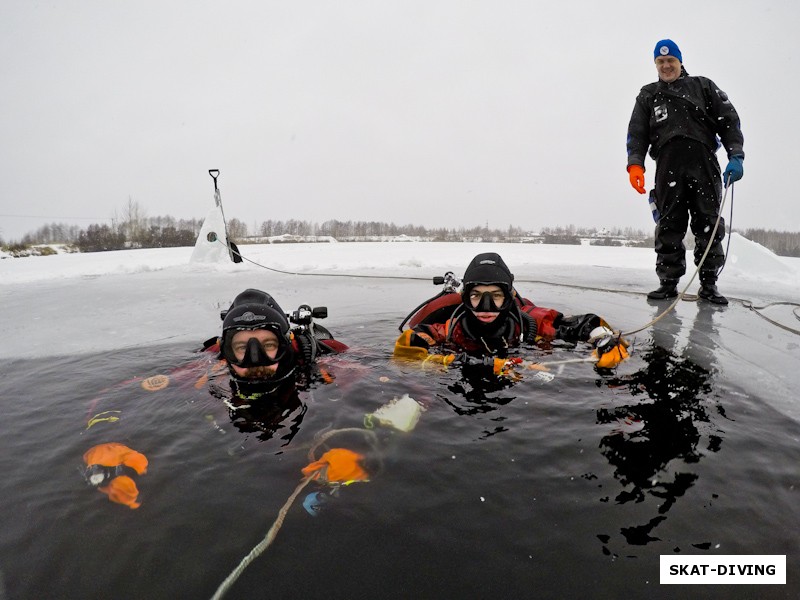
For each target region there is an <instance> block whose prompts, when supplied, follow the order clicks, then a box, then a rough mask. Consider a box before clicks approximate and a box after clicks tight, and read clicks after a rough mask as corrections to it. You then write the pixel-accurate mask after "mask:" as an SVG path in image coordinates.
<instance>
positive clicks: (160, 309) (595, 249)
mask: <svg viewBox="0 0 800 600" xmlns="http://www.w3.org/2000/svg"><path fill="white" fill-rule="evenodd" d="M240 249H241V252H242V254H243V255H244V257H245V258H246V259H247V260H245V262H243V263H239V264H233V263H232V262H230V260H229V259H228V257H227V255H226V254H224V253H223V254H222V257H221V259H220V260H219V261H218V262H205V263H198V262H190V258H191V256H192V253H193V248H165V249H142V250H123V251H115V252H99V253H91V254H58V255H54V256H41V257H28V258H19V259H14V258H6V259H4V260H0V298H2V306H3V310H2V314H1V316H0V324H2V328H3V331H4V332H5V333H6V335H7V337H8V338H10V340H11V343H7V344H3V346H2V347H1V348H0V357H2V358H3V359H6V360H14V359H26V358H46V357H48V356H61V355H73V354H81V353H92V354H94V353H100V352H108V351H113V350H118V349H123V348H128V347H132V346H148V345H152V346H154V347H155V346H157V345H158V344H159V343H166V342H167V341H168V342H169V343H186V344H187V345H194V346H199V344H200V343H201V342H202V341H203V340H205V339H207V338H209V337H211V336H213V335H215V334H217V333H218V329H219V311H220V309H223V308H227V306H228V304H229V303H230V301H231V300H232V298H233V297H234V296H235V295H236V294H237V293H238V292H240V291H242V290H243V289H245V288H247V287H255V288H260V289H264V290H265V291H268V292H270V293H272V294H273V295H274V296H275V297H276V299H277V300H278V301H279V302H280V304H281V306H283V308H284V309H285V310H287V311H288V310H292V309H294V308H295V307H297V306H298V305H300V304H310V305H312V306H327V307H328V310H329V315H330V316H329V318H328V320H327V321H326V322H325V324H326V326H328V327H330V328H331V329H332V330H333V331H336V328H337V325H342V324H346V325H348V326H358V325H359V324H363V323H364V322H368V321H371V320H375V321H379V322H381V323H385V324H387V332H389V331H391V328H392V327H393V328H394V331H395V332H396V331H397V329H396V326H397V325H398V324H399V323H400V321H401V320H402V319H403V317H404V316H405V315H406V314H407V313H408V311H410V310H411V309H412V308H413V307H415V306H416V305H417V304H419V303H420V302H421V301H423V300H424V299H426V298H428V297H430V296H432V295H434V294H435V293H436V292H437V291H438V288H436V287H435V286H433V285H432V283H431V278H432V277H433V276H436V275H443V274H444V273H445V272H446V271H453V272H454V273H455V274H456V275H457V276H460V275H461V274H462V273H463V270H464V268H465V267H466V265H467V264H468V263H469V261H470V259H471V258H472V257H473V256H475V255H476V254H478V253H480V252H487V251H496V252H498V253H500V254H501V256H503V258H504V259H505V261H506V262H507V263H508V265H509V266H510V267H511V269H512V271H513V272H514V274H515V276H516V279H515V285H516V287H517V289H518V290H519V291H520V293H522V294H523V295H524V296H526V297H529V298H531V299H532V300H533V301H534V302H535V303H537V304H539V305H542V306H549V307H553V308H556V309H558V310H561V311H562V312H565V313H567V314H577V313H583V312H595V313H597V314H600V315H602V316H603V317H605V318H606V319H607V320H608V321H609V322H610V323H611V324H612V326H613V327H615V328H617V329H620V330H622V331H629V330H633V329H635V328H638V327H640V326H642V325H644V324H645V323H648V322H649V321H650V320H651V319H652V318H653V317H654V316H655V315H656V312H657V310H658V309H657V307H654V306H653V305H650V304H648V303H647V302H646V300H645V298H644V295H643V293H645V292H647V291H649V290H650V289H651V288H652V287H653V286H655V285H656V284H657V279H656V277H655V273H654V263H655V254H654V252H653V250H652V249H650V248H621V247H606V246H588V245H581V246H558V245H540V244H488V243H486V244H480V243H433V242H413V241H411V242H404V243H389V242H383V243H381V242H369V243H322V244H271V245H269V244H265V245H248V246H242V247H241V248H240ZM687 256H688V258H689V261H691V255H689V254H687ZM251 261H252V262H251ZM254 263H256V264H254ZM265 267H268V268H269V269H274V270H277V271H283V273H281V272H276V271H274V270H269V269H267V268H265ZM692 272H693V270H690V272H689V273H688V274H687V275H686V276H685V277H684V278H683V279H682V280H681V283H680V286H679V289H683V287H684V286H685V285H686V284H687V283H688V281H689V276H690V275H691V273H692ZM311 274H315V275H314V276H311ZM319 274H329V275H331V276H329V277H325V276H317V275H319ZM350 275H352V276H354V277H350ZM364 276H367V277H366V278H365V277H364ZM697 286H698V282H697V280H696V279H695V281H694V282H693V283H692V285H691V286H690V288H689V293H693V292H696V290H697ZM798 287H800V259H792V258H784V257H778V256H776V255H775V254H773V253H772V252H770V251H768V250H766V249H765V248H763V247H762V246H760V245H758V244H755V243H752V242H750V241H748V240H746V239H744V238H742V237H741V236H740V235H738V234H736V233H734V234H733V235H732V236H731V244H730V250H729V254H728V261H727V264H726V266H725V269H724V271H723V273H722V275H721V276H720V279H719V288H720V291H721V292H722V293H723V294H725V295H726V296H728V297H729V298H730V299H731V300H732V304H731V306H729V307H728V308H727V309H724V310H720V311H718V312H716V313H715V315H714V325H715V327H716V328H717V330H718V331H719V340H718V341H717V342H716V343H715V342H713V341H710V342H709V345H710V349H711V350H713V351H714V352H717V353H718V354H720V355H721V357H722V364H723V365H726V369H725V373H724V376H726V377H730V378H731V379H732V380H734V381H735V382H736V383H737V384H740V385H741V384H746V385H759V386H760V387H759V388H758V389H759V392H760V393H761V395H763V393H764V392H765V391H766V392H767V393H769V392H770V391H771V390H772V391H773V392H774V394H771V395H774V396H775V401H774V402H775V403H776V405H777V406H776V408H779V409H781V410H784V411H785V412H788V413H792V414H793V416H795V417H797V418H800V409H795V408H794V407H793V406H792V405H791V403H790V402H789V400H788V395H789V394H790V393H791V390H793V389H797V387H798V385H797V384H798V383H800V381H798V377H799V376H798V375H797V374H796V371H797V369H796V366H797V364H800V363H798V359H800V339H798V337H797V336H796V335H794V334H792V333H789V332H787V331H785V330H783V329H781V328H779V327H776V326H774V325H772V324H770V323H768V322H767V321H766V320H764V319H761V318H760V317H759V316H758V315H757V314H756V313H755V312H753V311H750V310H748V309H746V308H745V307H744V306H743V304H742V302H741V301H749V302H752V303H753V304H754V305H756V306H758V305H764V304H767V303H770V302H774V301H784V302H792V301H796V300H797V289H798ZM604 290H606V291H604ZM737 300H738V301H737ZM767 310H768V311H771V312H769V313H768V314H769V315H770V317H771V318H773V319H775V320H776V321H778V322H781V323H783V324H785V325H786V326H788V327H792V328H795V329H797V328H798V322H797V319H796V318H795V316H794V315H793V313H792V311H791V308H790V307H785V306H784V307H774V308H771V309H767ZM696 312H697V304H696V303H694V302H681V303H680V304H679V305H678V307H677V308H676V313H677V316H678V317H679V318H680V319H681V321H682V322H683V324H684V326H686V325H691V322H692V319H693V318H694V315H695V314H696ZM388 324H391V326H392V327H388ZM649 335H650V334H649V332H648V331H645V332H643V333H640V334H637V336H636V337H637V339H639V340H641V341H642V342H647V340H648V339H649ZM343 341H345V342H346V343H349V344H354V343H357V342H358V340H352V339H347V340H343ZM393 341H394V340H393V339H392V338H391V337H390V335H388V334H387V339H386V340H385V345H386V348H387V349H389V348H390V347H391V345H392V343H393ZM795 413H796V414H795Z"/></svg>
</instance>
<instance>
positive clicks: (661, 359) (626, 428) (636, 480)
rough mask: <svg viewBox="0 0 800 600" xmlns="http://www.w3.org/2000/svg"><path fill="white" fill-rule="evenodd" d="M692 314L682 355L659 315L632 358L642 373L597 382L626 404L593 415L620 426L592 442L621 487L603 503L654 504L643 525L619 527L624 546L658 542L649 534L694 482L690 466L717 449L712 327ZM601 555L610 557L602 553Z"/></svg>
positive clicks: (702, 310)
mask: <svg viewBox="0 0 800 600" xmlns="http://www.w3.org/2000/svg"><path fill="white" fill-rule="evenodd" d="M697 308H698V310H697V312H696V316H695V318H694V321H693V322H692V323H690V324H689V327H688V343H687V345H686V347H685V348H683V349H681V348H680V347H679V342H680V340H681V337H680V334H681V330H682V325H683V324H682V322H681V320H680V318H679V317H678V316H677V315H676V314H675V312H674V311H671V312H668V313H666V314H661V312H659V313H658V316H660V317H661V318H660V320H659V321H658V322H657V323H656V325H655V327H654V329H653V345H652V346H651V347H648V348H645V349H644V350H642V351H641V352H640V357H641V359H642V360H643V361H644V365H643V367H642V368H640V369H638V370H637V371H635V372H633V373H630V374H627V375H625V376H622V377H613V378H610V379H607V380H605V381H604V382H603V385H607V386H608V387H610V388H617V389H619V388H624V389H626V390H627V391H628V393H629V395H630V399H631V401H630V402H627V403H623V404H620V405H617V406H614V407H613V408H601V409H598V410H597V423H599V424H612V423H620V427H619V428H617V429H616V430H614V431H612V432H611V433H610V434H609V435H605V436H603V438H602V440H601V441H600V450H601V452H602V454H603V456H605V457H606V459H607V460H608V462H609V463H610V464H611V465H612V466H613V467H614V477H615V479H616V480H617V481H618V482H619V484H620V486H621V488H622V489H621V490H620V491H619V492H618V493H617V494H616V495H615V496H614V497H613V498H606V499H605V501H608V500H611V501H613V502H615V503H617V504H626V503H631V502H633V503H641V502H644V501H645V499H646V497H651V498H653V499H654V500H655V502H656V504H657V506H656V508H655V510H654V511H653V513H652V514H651V515H650V516H649V518H647V519H646V520H645V521H644V522H639V523H634V524H631V525H628V526H624V527H621V528H620V533H621V534H622V536H623V537H624V538H625V541H626V542H627V543H628V544H630V545H634V546H637V545H645V544H648V543H650V542H654V541H660V538H659V537H657V535H656V533H655V531H654V530H655V529H656V528H657V527H658V526H659V524H660V523H662V522H663V521H665V520H666V518H667V513H668V512H669V511H670V509H671V508H672V507H673V506H674V505H675V503H676V502H677V501H678V500H679V499H680V498H682V497H684V496H686V494H687V492H688V491H689V489H690V488H691V487H692V486H693V485H695V483H696V482H697V479H698V477H699V475H698V474H697V469H696V468H695V466H694V465H696V464H697V463H699V462H700V461H701V460H703V457H704V456H705V455H706V454H707V453H710V452H713V453H716V452H719V451H720V449H721V446H722V442H723V437H722V435H721V432H720V431H719V430H718V428H717V427H716V425H714V424H713V419H712V417H711V415H710V414H709V407H710V406H712V404H713V407H712V410H714V411H715V412H717V413H718V414H720V415H722V416H724V415H725V410H724V407H723V406H722V404H721V403H720V402H719V400H718V399H717V398H714V397H713V396H714V391H715V389H714V383H715V382H714V375H715V372H716V367H715V364H714V360H715V359H714V357H715V353H714V348H715V347H716V346H717V344H718V343H719V336H718V333H717V331H716V328H715V326H714V321H713V315H714V310H715V309H713V308H710V307H709V305H708V304H706V303H700V304H698V305H697ZM701 431H702V433H701ZM598 537H599V538H600V539H601V541H603V542H604V543H607V542H608V541H609V539H610V538H609V536H608V535H603V534H601V535H600V536H598ZM695 546H696V547H703V546H705V547H708V546H709V544H708V543H707V542H705V543H703V542H701V543H699V544H695ZM603 551H604V552H605V553H610V551H609V550H608V548H607V547H605V546H604V548H603Z"/></svg>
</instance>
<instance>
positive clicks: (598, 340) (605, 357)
mask: <svg viewBox="0 0 800 600" xmlns="http://www.w3.org/2000/svg"><path fill="white" fill-rule="evenodd" d="M588 341H589V343H590V344H591V345H592V346H594V353H595V356H596V357H597V367H599V368H601V369H613V368H614V367H616V366H617V365H619V364H620V363H621V362H622V361H623V360H625V359H626V358H628V356H629V355H628V342H627V341H626V340H625V338H623V337H622V334H620V333H619V332H614V331H612V330H611V329H609V328H608V327H605V326H604V325H601V326H600V327H595V328H594V329H593V330H592V332H591V334H589V340H588Z"/></svg>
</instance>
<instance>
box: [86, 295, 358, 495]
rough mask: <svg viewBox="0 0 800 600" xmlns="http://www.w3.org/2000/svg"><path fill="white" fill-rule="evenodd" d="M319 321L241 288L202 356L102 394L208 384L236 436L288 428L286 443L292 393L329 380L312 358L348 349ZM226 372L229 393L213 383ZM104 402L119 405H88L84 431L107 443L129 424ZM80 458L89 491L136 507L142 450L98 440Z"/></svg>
mask: <svg viewBox="0 0 800 600" xmlns="http://www.w3.org/2000/svg"><path fill="white" fill-rule="evenodd" d="M325 316H327V310H326V309H324V308H315V309H312V308H311V307H310V306H307V305H303V306H301V307H300V308H298V309H297V310H296V311H294V312H293V313H290V314H289V315H287V314H286V313H284V312H283V310H282V309H281V307H280V306H279V305H278V303H277V302H276V301H275V299H274V298H272V296H270V295H269V294H267V293H266V292H262V291H260V290H255V289H248V290H245V291H244V292H242V293H241V294H239V295H238V296H236V298H235V299H234V300H233V303H232V304H231V306H230V308H229V309H228V310H226V311H223V313H222V314H221V317H222V319H223V323H222V333H221V335H220V336H219V337H214V338H212V339H210V340H208V341H207V342H206V343H205V344H204V347H203V350H204V352H202V357H201V358H199V359H196V360H193V361H192V362H191V363H189V364H186V365H182V366H180V367H177V368H175V369H173V370H172V371H170V372H169V374H168V375H157V376H154V377H148V378H146V379H142V378H134V379H131V380H128V381H125V382H122V383H121V384H119V385H118V386H115V387H114V388H111V389H110V390H105V392H117V391H118V390H119V389H121V388H124V387H126V386H130V385H132V384H137V387H138V386H139V384H140V385H141V389H143V390H145V391H146V392H158V391H160V390H162V389H164V388H166V387H168V386H177V387H179V388H183V387H194V388H197V389H199V388H200V387H203V385H205V383H206V382H210V385H209V391H210V393H211V394H212V395H213V396H215V397H217V398H220V399H221V400H223V402H224V403H225V405H226V406H227V408H228V414H229V416H230V418H231V421H232V422H233V424H234V425H235V426H236V427H237V428H238V429H239V430H241V431H245V432H257V433H258V434H259V437H260V438H261V439H268V438H270V437H272V436H273V434H275V433H276V432H277V431H278V430H279V429H281V428H282V427H286V428H287V432H286V434H285V435H284V436H283V439H284V440H286V441H285V443H288V442H289V441H290V440H291V439H292V437H293V436H294V434H295V433H297V431H298V429H299V426H300V422H301V421H302V418H303V415H304V414H305V404H304V403H303V402H302V400H301V398H300V396H299V394H298V391H302V390H306V389H308V388H309V386H310V385H311V384H312V383H313V382H315V381H317V380H320V379H321V380H324V381H331V380H332V377H330V375H329V374H328V373H327V372H326V371H325V372H323V368H322V367H319V365H317V364H316V363H317V359H318V358H319V357H321V356H324V355H329V354H335V353H339V352H343V351H345V350H347V346H346V345H344V344H342V343H341V342H338V341H336V340H334V339H333V336H332V335H331V333H330V332H329V331H328V330H327V329H326V328H324V327H322V326H320V325H318V324H316V323H314V322H313V319H314V317H316V318H323V317H325ZM212 357H213V358H212ZM217 358H218V359H219V360H217ZM316 367H319V368H316ZM226 370H227V371H228V373H229V376H230V377H229V381H230V389H229V390H227V389H223V387H222V386H220V385H217V384H216V383H214V380H215V379H216V378H217V377H219V376H221V375H224V374H225V371H226ZM106 396H111V397H112V398H115V400H118V399H117V398H116V396H117V394H116V393H114V394H106V395H101V396H99V397H98V398H96V399H95V400H93V401H92V403H91V406H90V410H89V415H91V416H89V418H88V420H87V427H86V430H85V432H84V433H85V434H86V435H87V436H90V435H91V436H92V437H95V436H98V437H99V436H102V437H101V438H100V439H101V440H102V439H103V438H105V440H107V439H108V438H109V430H108V428H107V427H106V426H107V425H112V426H113V432H114V438H112V439H115V440H117V439H124V438H125V437H127V436H126V435H125V433H126V430H125V428H123V429H122V430H120V426H121V425H122V422H123V421H127V420H128V419H129V417H128V416H125V417H124V418H123V414H124V415H127V414H128V412H129V411H127V410H125V411H124V412H123V410H122V409H123V406H122V405H121V404H119V402H118V401H117V403H115V404H114V405H113V406H111V407H109V406H106V405H105V400H106V399H107V397H106ZM100 408H102V409H104V410H100ZM108 408H113V409H114V410H107V409H108ZM90 430H91V432H90ZM97 441H100V440H97ZM140 450H141V449H140ZM83 460H84V464H85V470H84V477H85V479H86V481H87V483H89V485H91V486H92V487H94V488H96V489H97V490H98V491H100V492H102V493H104V494H106V495H107V496H108V498H109V499H110V500H111V501H112V502H115V503H117V504H123V505H125V506H128V507H129V508H132V509H135V508H138V507H139V506H140V501H139V490H138V487H137V485H136V481H137V479H138V476H140V475H144V474H145V473H146V472H147V468H148V459H147V457H146V456H145V454H144V453H143V452H140V451H138V450H134V449H133V448H131V447H129V446H128V445H126V444H123V443H119V442H118V441H113V442H108V441H103V443H98V444H96V445H94V446H92V447H91V448H90V449H89V450H87V451H86V453H84V456H83Z"/></svg>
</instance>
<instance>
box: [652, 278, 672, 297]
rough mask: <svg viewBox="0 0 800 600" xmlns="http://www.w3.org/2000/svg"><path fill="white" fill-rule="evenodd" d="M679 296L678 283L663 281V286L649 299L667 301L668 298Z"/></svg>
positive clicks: (669, 280) (670, 280)
mask: <svg viewBox="0 0 800 600" xmlns="http://www.w3.org/2000/svg"><path fill="white" fill-rule="evenodd" d="M677 295H678V282H677V281H675V280H674V279H662V280H661V286H660V287H659V288H658V289H657V290H653V291H652V292H650V293H649V294H647V297H648V298H649V299H650V300H666V299H667V298H674V297H675V296H677Z"/></svg>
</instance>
